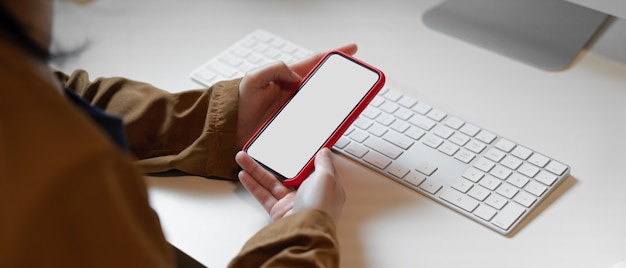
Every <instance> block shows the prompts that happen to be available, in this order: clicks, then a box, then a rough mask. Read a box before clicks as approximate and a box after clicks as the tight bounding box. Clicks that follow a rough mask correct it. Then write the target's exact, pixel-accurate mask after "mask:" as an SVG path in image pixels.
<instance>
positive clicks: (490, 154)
mask: <svg viewBox="0 0 626 268" xmlns="http://www.w3.org/2000/svg"><path fill="white" fill-rule="evenodd" d="M505 156H506V153H505V152H503V151H500V150H498V149H497V148H491V149H489V151H487V153H485V157H486V158H489V159H491V160H493V161H494V162H500V160H502V158H504V157H505Z"/></svg>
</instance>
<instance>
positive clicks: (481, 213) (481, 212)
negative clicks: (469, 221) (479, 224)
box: [474, 205, 497, 221]
mask: <svg viewBox="0 0 626 268" xmlns="http://www.w3.org/2000/svg"><path fill="white" fill-rule="evenodd" d="M496 212H497V210H495V209H493V208H491V207H489V206H487V205H480V206H478V208H477V209H476V210H475V211H474V215H476V216H478V217H479V218H481V219H483V220H486V221H490V220H491V219H492V218H493V216H495V215H496Z"/></svg>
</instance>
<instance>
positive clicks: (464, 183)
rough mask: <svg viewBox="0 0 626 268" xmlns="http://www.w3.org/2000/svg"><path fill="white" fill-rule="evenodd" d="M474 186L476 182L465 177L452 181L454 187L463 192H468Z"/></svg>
mask: <svg viewBox="0 0 626 268" xmlns="http://www.w3.org/2000/svg"><path fill="white" fill-rule="evenodd" d="M472 186H474V184H473V183H472V182H471V181H468V180H466V179H464V178H457V179H456V180H455V181H454V183H452V188H454V189H457V190H458V191H459V192H461V193H467V191H468V190H469V189H470V188H472Z"/></svg>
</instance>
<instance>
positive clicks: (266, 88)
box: [237, 44, 357, 148]
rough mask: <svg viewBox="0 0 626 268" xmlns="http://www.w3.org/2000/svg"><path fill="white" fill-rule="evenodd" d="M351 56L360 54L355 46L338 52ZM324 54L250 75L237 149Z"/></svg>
mask: <svg viewBox="0 0 626 268" xmlns="http://www.w3.org/2000/svg"><path fill="white" fill-rule="evenodd" d="M337 50H341V51H343V52H345V53H347V54H350V55H352V54H354V53H356V51H357V46H356V45H355V44H350V45H346V46H343V47H340V48H338V49H337ZM323 55H324V53H318V54H316V55H314V56H312V57H309V58H307V59H304V60H302V61H299V62H296V63H294V64H291V65H289V66H288V65H286V64H285V63H282V62H278V63H275V64H272V65H269V66H266V67H263V68H261V69H257V70H254V71H251V72H248V73H247V74H246V75H245V76H244V77H243V79H242V80H241V84H239V104H238V105H239V108H238V116H237V117H238V118H237V146H238V147H239V148H242V147H243V145H244V144H245V143H246V142H247V141H248V139H250V137H252V135H253V134H254V132H255V131H256V130H257V129H258V128H259V127H261V124H263V123H264V122H265V120H267V118H268V117H269V116H270V115H272V113H273V112H274V111H275V110H276V109H278V106H279V105H280V104H282V103H283V102H284V101H285V99H286V98H287V97H289V96H290V95H291V93H292V91H293V89H294V88H295V86H296V85H297V84H298V83H299V82H300V81H301V80H302V77H303V76H305V75H306V74H308V73H309V72H310V71H311V69H313V67H314V66H315V64H316V63H317V62H318V61H319V60H320V59H321V58H322V56H323Z"/></svg>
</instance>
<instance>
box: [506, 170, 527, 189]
mask: <svg viewBox="0 0 626 268" xmlns="http://www.w3.org/2000/svg"><path fill="white" fill-rule="evenodd" d="M506 181H507V182H508V183H510V184H513V185H515V186H517V187H518V188H523V187H524V186H526V184H527V183H528V182H529V181H530V178H528V177H526V176H524V175H522V174H519V173H513V174H511V176H509V178H508V179H507V180H506Z"/></svg>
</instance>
